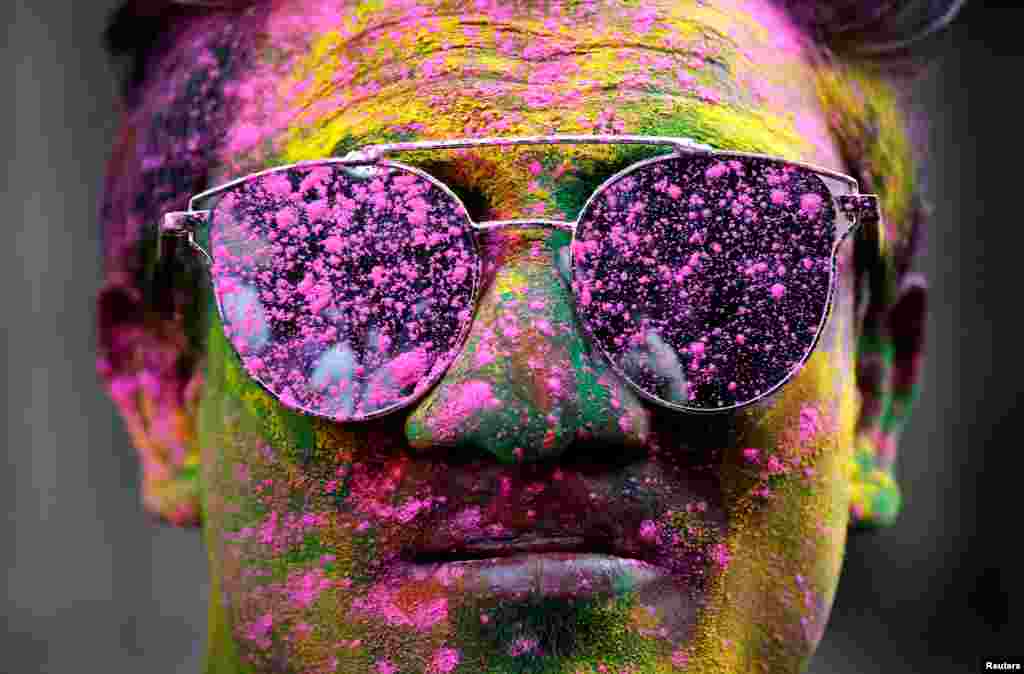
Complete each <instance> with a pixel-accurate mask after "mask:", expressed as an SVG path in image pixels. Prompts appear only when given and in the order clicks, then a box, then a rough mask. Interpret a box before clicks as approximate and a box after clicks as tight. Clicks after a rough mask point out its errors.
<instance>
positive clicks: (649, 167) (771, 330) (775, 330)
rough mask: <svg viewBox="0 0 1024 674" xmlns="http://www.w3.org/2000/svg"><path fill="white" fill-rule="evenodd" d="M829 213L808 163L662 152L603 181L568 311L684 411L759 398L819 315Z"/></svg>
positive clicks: (811, 337)
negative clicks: (664, 155)
mask: <svg viewBox="0 0 1024 674" xmlns="http://www.w3.org/2000/svg"><path fill="white" fill-rule="evenodd" d="M834 219H835V212H834V207H833V203H832V198H831V194H830V192H829V190H828V188H827V186H826V185H825V183H824V182H823V181H822V180H821V178H819V177H818V176H817V175H816V174H815V173H814V172H812V171H809V170H806V169H801V168H799V167H796V166H792V165H790V164H785V163H780V162H774V161H771V160H762V159H752V158H743V159H732V160H729V159H722V158H715V157H671V158H666V159H660V160H655V161H652V162H650V163H648V164H644V165H642V166H640V167H638V168H637V169H635V170H633V171H631V172H629V173H627V174H625V175H623V176H620V177H619V178H618V179H616V180H615V181H614V182H613V183H611V184H609V185H606V186H605V188H604V189H603V190H601V191H600V192H599V193H598V194H597V195H595V197H594V198H593V199H592V200H591V201H590V202H589V203H588V205H587V207H586V209H585V210H584V213H583V214H582V216H581V219H580V223H579V227H578V229H577V232H576V237H575V239H574V241H573V248H572V255H573V289H574V291H575V294H576V301H577V311H578V313H579V315H580V317H581V319H582V321H583V323H584V324H585V325H586V327H587V329H588V332H589V333H590V336H591V338H592V340H593V341H594V343H595V344H596V346H598V347H599V348H600V349H601V351H603V352H604V354H605V355H606V356H607V357H608V358H609V360H610V362H611V363H612V364H613V365H614V366H615V367H616V368H617V369H618V370H619V372H621V373H622V374H624V375H625V376H626V378H627V379H628V380H629V381H631V382H632V383H633V384H634V385H636V386H637V387H638V388H639V389H640V390H641V391H643V392H644V393H646V394H647V395H649V396H651V397H653V398H655V399H657V400H660V401H663V402H666V403H669V404H671V405H673V406H677V407H680V408H684V409H691V410H695V411H714V410H723V409H729V408H732V407H735V406H737V405H742V404H744V403H748V402H751V401H753V400H756V399H758V398H760V397H763V396H764V395H766V394H768V393H770V392H771V391H772V390H773V389H774V388H776V387H777V386H779V385H780V384H782V383H783V382H785V381H786V380H787V379H788V378H789V377H790V376H791V375H792V374H793V373H794V372H795V371H796V370H797V369H798V368H799V367H800V366H801V365H802V363H803V362H804V361H805V360H806V358H807V357H808V356H809V354H810V351H811V349H812V348H813V346H814V343H815V340H816V339H817V335H818V333H819V330H820V327H821V326H822V325H823V323H824V320H825V318H826V314H827V310H828V303H829V298H830V288H831V282H832V277H833V275H832V247H833V242H834V240H835V233H834Z"/></svg>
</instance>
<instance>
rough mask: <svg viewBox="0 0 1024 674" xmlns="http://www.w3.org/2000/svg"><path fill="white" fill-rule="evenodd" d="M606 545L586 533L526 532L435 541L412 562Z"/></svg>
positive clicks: (591, 549) (581, 549) (592, 548)
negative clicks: (447, 544) (450, 542)
mask: <svg viewBox="0 0 1024 674" xmlns="http://www.w3.org/2000/svg"><path fill="white" fill-rule="evenodd" d="M603 547H606V546H604V545H602V544H601V543H600V542H597V541H594V540H588V539H587V538H585V537H583V536H542V535H537V534H534V533H524V534H522V535H518V536H505V537H501V538H492V537H484V538H479V539H475V540H472V541H465V542H463V543H455V544H453V545H452V546H451V547H445V546H444V545H440V546H439V545H437V544H435V545H434V546H433V547H427V548H425V549H423V550H421V551H419V552H418V553H416V554H415V556H414V559H413V561H415V562H417V563H420V564H429V563H434V562H451V561H461V560H470V559H491V558H497V557H510V556H512V555H518V554H542V553H554V552H561V553H573V552H597V551H598V550H597V548H603Z"/></svg>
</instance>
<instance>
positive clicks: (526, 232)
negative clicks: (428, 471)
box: [405, 227, 650, 463]
mask: <svg viewBox="0 0 1024 674" xmlns="http://www.w3.org/2000/svg"><path fill="white" fill-rule="evenodd" d="M569 243H570V235H569V234H568V233H566V232H563V231H558V230H552V229H549V228H539V227H528V228H518V229H504V230H495V231H489V232H484V233H482V234H481V247H480V248H481V254H482V255H483V258H484V273H483V284H482V292H481V295H480V297H479V299H478V301H477V311H476V313H475V316H474V318H473V324H472V326H471V328H470V333H469V336H468V338H467V340H466V343H465V345H464V346H463V348H462V351H461V352H460V353H459V354H458V356H457V357H456V358H455V360H454V361H453V363H452V365H451V367H449V369H448V371H447V372H446V373H445V375H444V376H443V377H442V379H441V380H440V382H438V384H437V385H436V386H435V387H434V388H433V389H432V390H431V392H430V393H429V394H428V395H427V397H425V398H424V399H423V400H422V401H420V402H419V403H418V404H417V405H416V406H415V407H414V408H413V410H412V412H411V413H410V415H409V417H408V418H407V420H406V424H405V434H406V438H407V440H408V442H409V445H410V446H411V447H412V448H413V449H414V450H418V451H443V450H444V448H447V447H459V448H461V449H463V450H469V451H470V454H473V453H475V452H479V453H480V456H481V458H484V457H485V456H490V457H494V458H497V459H498V460H499V461H501V462H503V463H515V462H528V461H539V460H543V459H551V458H556V457H558V456H560V455H562V454H563V453H564V452H565V450H566V449H567V448H568V447H569V446H570V444H571V443H572V442H573V441H574V439H577V438H578V439H581V440H588V441H593V442H595V445H598V446H604V445H606V444H607V445H608V446H616V445H618V446H624V445H625V446H629V445H632V446H636V445H639V444H642V443H643V442H644V439H645V437H646V435H647V433H648V428H649V424H650V421H649V417H648V412H647V410H646V409H645V408H644V406H643V405H642V404H641V403H640V400H639V398H638V397H637V395H636V394H635V393H634V392H633V391H632V389H630V388H629V387H628V385H626V384H625V382H624V381H623V380H622V379H621V378H620V377H618V376H617V375H616V374H615V372H614V371H613V370H611V369H610V368H609V367H608V365H607V362H606V361H605V360H604V358H603V357H602V356H601V355H600V353H598V352H591V349H590V346H589V344H588V342H587V340H586V339H585V337H584V334H583V331H582V330H581V328H580V326H579V325H578V323H577V320H576V317H575V312H574V310H573V298H572V292H571V289H570V285H569V281H570V279H569V278H568V276H569Z"/></svg>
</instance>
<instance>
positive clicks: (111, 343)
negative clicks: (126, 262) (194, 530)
mask: <svg viewBox="0 0 1024 674" xmlns="http://www.w3.org/2000/svg"><path fill="white" fill-rule="evenodd" d="M97 304H98V307H97V308H98V317H99V335H98V337H99V340H98V341H99V347H100V349H99V351H100V356H99V359H98V361H97V370H98V372H99V375H100V377H101V378H102V379H103V381H104V382H105V384H106V387H107V390H108V392H109V393H110V397H111V398H112V399H113V401H114V404H115V405H116V406H117V409H118V411H119V412H120V414H121V417H122V418H123V420H124V423H125V426H126V428H127V430H128V433H129V435H130V436H131V439H132V443H133V444H134V445H135V449H136V451H137V452H138V454H139V458H140V463H141V464H142V501H143V504H144V505H145V507H146V509H147V510H148V511H149V512H150V513H151V514H153V515H155V516H157V517H158V518H160V519H162V520H164V521H166V522H169V523H171V524H175V525H178V526H193V525H196V524H198V523H199V520H200V501H199V445H198V443H197V442H196V434H195V428H196V423H195V421H196V413H197V408H198V401H199V393H200V389H201V382H202V375H201V369H200V368H199V367H197V366H196V364H195V361H194V359H193V358H191V357H190V356H189V353H190V349H189V345H188V339H187V337H186V336H185V330H184V326H183V321H182V318H181V315H180V314H179V315H178V316H177V317H175V316H174V315H171V316H168V315H166V314H163V315H161V314H157V313H154V312H152V311H150V310H147V309H146V307H147V303H146V302H145V301H144V298H143V297H142V293H140V292H139V291H138V290H137V289H136V288H133V287H130V286H126V285H120V284H117V283H116V282H111V283H108V285H107V286H106V287H104V288H103V289H102V290H101V291H100V294H99V298H98V302H97Z"/></svg>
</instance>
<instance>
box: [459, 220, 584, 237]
mask: <svg viewBox="0 0 1024 674" xmlns="http://www.w3.org/2000/svg"><path fill="white" fill-rule="evenodd" d="M471 226H472V227H473V229H474V230H476V231H477V232H493V231H498V230H502V229H514V228H519V227H544V228H547V229H554V230H558V231H561V232H568V233H569V234H574V233H575V232H576V223H575V222H570V221H567V220H547V219H543V218H526V219H521V220H487V221H484V222H474V223H471Z"/></svg>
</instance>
